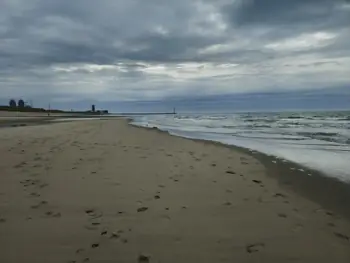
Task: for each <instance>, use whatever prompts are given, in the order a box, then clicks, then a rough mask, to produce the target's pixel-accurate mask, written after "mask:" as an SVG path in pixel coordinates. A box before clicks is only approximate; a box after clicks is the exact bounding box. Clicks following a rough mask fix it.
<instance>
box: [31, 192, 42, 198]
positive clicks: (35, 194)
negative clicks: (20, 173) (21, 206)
mask: <svg viewBox="0 0 350 263" xmlns="http://www.w3.org/2000/svg"><path fill="white" fill-rule="evenodd" d="M30 196H31V197H40V194H39V193H36V192H34V193H31V194H30Z"/></svg>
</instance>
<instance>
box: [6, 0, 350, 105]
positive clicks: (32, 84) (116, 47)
mask: <svg viewBox="0 0 350 263" xmlns="http://www.w3.org/2000/svg"><path fill="white" fill-rule="evenodd" d="M349 72H350V3H349V2H348V1H345V0H293V1H283V0H246V1H244V0H231V1H228V0H218V1H208V0H197V1H187V0H177V1H172V0H171V1H170V0H151V1H142V0H117V1H115V0H100V1H95V0H75V1H70V0H60V1H57V0H2V1H1V2H0V89H1V93H0V99H7V98H10V97H18V96H22V97H25V98H27V99H35V100H36V101H39V102H45V103H46V102H47V101H53V102H74V101H78V100H98V101H101V102H103V101H106V102H107V101H140V100H152V101H153V100H167V99H169V98H182V97H186V98H191V97H193V98H196V97H198V96H199V95H200V96H209V97H210V96H218V95H225V94H237V93H240V94H241V93H252V92H254V93H256V92H259V93H260V92H283V91H298V90H301V91H302V90H318V89H325V88H326V89H329V90H330V91H332V89H337V90H338V89H339V87H345V88H346V87H347V88H349V83H350V74H349ZM345 88H344V89H345Z"/></svg>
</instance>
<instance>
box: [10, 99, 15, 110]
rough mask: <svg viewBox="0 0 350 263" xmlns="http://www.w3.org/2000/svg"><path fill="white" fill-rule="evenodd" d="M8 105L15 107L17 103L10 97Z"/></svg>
mask: <svg viewBox="0 0 350 263" xmlns="http://www.w3.org/2000/svg"><path fill="white" fill-rule="evenodd" d="M9 106H10V107H11V108H17V103H16V101H15V100H14V99H11V100H10V102H9Z"/></svg>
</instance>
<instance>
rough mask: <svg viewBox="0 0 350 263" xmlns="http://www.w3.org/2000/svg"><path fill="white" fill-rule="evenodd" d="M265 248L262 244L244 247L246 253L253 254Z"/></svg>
mask: <svg viewBox="0 0 350 263" xmlns="http://www.w3.org/2000/svg"><path fill="white" fill-rule="evenodd" d="M264 247H265V244H264V243H254V244H248V245H247V246H246V251H247V252H248V253H255V252H259V251H261V250H262V249H263V248H264Z"/></svg>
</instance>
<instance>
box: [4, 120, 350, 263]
mask: <svg viewBox="0 0 350 263" xmlns="http://www.w3.org/2000/svg"><path fill="white" fill-rule="evenodd" d="M0 156H1V161H0V171H1V176H0V262H4V263H7V262H37V263H41V262H45V263H47V262H71V263H73V262H185V263H186V262H318V263H319V262H327V263H328V262H350V222H349V220H348V219H347V218H346V216H344V215H343V214H341V213H338V211H337V210H335V211H333V210H331V209H330V208H332V205H330V206H323V205H322V202H317V200H314V199H312V198H308V197H307V196H305V195H301V194H299V193H298V191H295V189H294V188H293V187H288V186H287V187H284V186H281V184H280V181H279V180H276V177H275V176H277V173H280V175H279V176H281V177H283V176H284V174H283V173H282V171H283V169H287V166H286V165H284V166H283V167H281V168H278V167H277V166H279V165H277V166H276V167H275V168H270V167H268V166H266V164H265V163H264V162H265V161H264V160H262V159H261V158H259V157H258V156H257V157H255V156H254V155H252V154H248V153H245V152H244V151H239V150H234V149H232V148H229V147H223V146H220V145H216V144H213V143H206V142H201V141H193V140H187V139H183V138H178V137H174V136H169V135H167V134H166V133H162V132H158V131H155V130H146V129H141V128H137V127H132V126H129V125H128V124H127V122H126V121H125V120H93V121H83V122H68V123H55V124H51V125H42V126H27V127H15V128H3V129H0ZM280 165H282V164H280ZM273 169H277V170H273ZM270 173H274V174H275V175H273V176H269V174H270ZM288 180H293V179H288ZM317 182H318V180H317V179H315V182H314V184H315V185H314V186H312V185H310V189H309V191H310V192H312V191H313V187H314V188H316V187H317Z"/></svg>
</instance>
